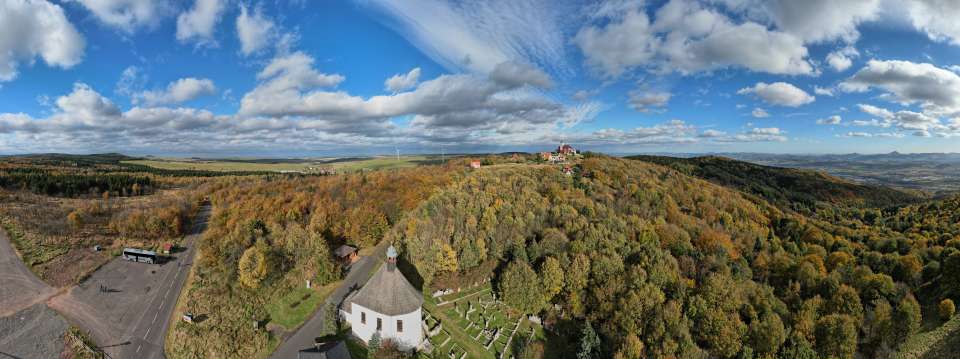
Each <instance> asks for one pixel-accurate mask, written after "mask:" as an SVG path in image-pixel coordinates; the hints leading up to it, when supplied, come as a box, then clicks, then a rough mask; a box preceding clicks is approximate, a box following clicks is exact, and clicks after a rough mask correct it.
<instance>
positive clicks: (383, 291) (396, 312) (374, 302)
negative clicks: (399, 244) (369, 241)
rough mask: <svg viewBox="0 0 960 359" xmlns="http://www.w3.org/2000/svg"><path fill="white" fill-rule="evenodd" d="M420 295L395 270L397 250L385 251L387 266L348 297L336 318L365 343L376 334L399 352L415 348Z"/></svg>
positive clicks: (420, 335) (420, 332) (418, 339)
mask: <svg viewBox="0 0 960 359" xmlns="http://www.w3.org/2000/svg"><path fill="white" fill-rule="evenodd" d="M422 306H423V294H421V293H420V291H418V290H417V289H416V288H414V287H413V285H411V284H410V282H408V281H407V278H405V277H404V276H403V274H402V273H400V270H399V269H397V249H396V248H394V247H393V246H390V247H389V248H387V263H386V264H384V265H382V266H380V269H378V270H377V272H376V273H375V274H374V275H373V277H371V278H370V280H369V281H367V284H365V285H364V286H363V287H362V288H360V290H358V291H355V292H353V293H351V294H350V295H348V296H347V297H346V298H345V299H344V302H343V307H342V309H341V310H340V314H341V315H342V316H343V318H344V320H346V321H347V322H348V323H350V327H351V328H352V331H353V335H355V336H357V337H358V338H360V339H363V341H364V342H369V341H370V338H372V337H373V334H374V333H376V332H380V338H381V340H388V339H389V340H391V341H393V342H394V343H396V344H397V346H398V347H400V348H401V349H404V350H406V349H411V348H416V347H417V346H419V345H420V343H421V342H422V341H423V329H422V327H421V324H420V323H421V307H422Z"/></svg>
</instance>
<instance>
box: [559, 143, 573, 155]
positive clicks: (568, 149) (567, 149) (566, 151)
mask: <svg viewBox="0 0 960 359" xmlns="http://www.w3.org/2000/svg"><path fill="white" fill-rule="evenodd" d="M557 153H559V154H563V155H575V154H577V149H576V148H573V146H570V145H568V144H564V143H561V144H560V147H557Z"/></svg>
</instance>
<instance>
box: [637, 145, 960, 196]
mask: <svg viewBox="0 0 960 359" xmlns="http://www.w3.org/2000/svg"><path fill="white" fill-rule="evenodd" d="M655 155H658V156H670V157H679V158H692V157H710V156H721V157H728V158H732V159H737V160H741V161H746V162H752V163H756V164H761V165H765V166H776V167H789V168H801V169H813V170H821V171H825V172H827V173H829V174H831V175H834V176H837V177H841V178H846V179H849V180H853V181H857V182H861V183H866V184H877V185H884V186H890V187H896V188H907V189H917V190H923V191H927V192H930V193H932V194H946V193H952V192H957V191H960V153H899V152H890V153H885V154H860V153H850V154H829V155H802V154H769V153H709V154H691V153H656V154H655Z"/></svg>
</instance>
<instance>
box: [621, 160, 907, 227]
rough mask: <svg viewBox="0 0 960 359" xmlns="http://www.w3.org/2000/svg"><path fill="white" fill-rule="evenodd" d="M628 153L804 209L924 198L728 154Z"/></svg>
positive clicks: (885, 204)
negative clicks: (737, 158)
mask: <svg viewBox="0 0 960 359" xmlns="http://www.w3.org/2000/svg"><path fill="white" fill-rule="evenodd" d="M627 158H629V159H634V160H640V161H646V162H651V163H657V164H661V165H665V166H668V167H671V168H673V169H675V170H677V171H679V172H681V173H684V174H687V175H690V176H694V177H699V178H703V179H705V180H708V181H710V182H713V183H716V184H719V185H721V186H726V187H731V188H735V189H737V190H739V191H742V192H744V193H749V194H752V195H756V196H759V197H761V198H763V199H765V200H767V201H769V202H770V203H773V204H775V205H777V206H779V207H781V208H789V209H792V210H795V211H799V212H803V213H810V212H815V211H816V210H817V209H818V208H824V207H833V206H848V207H858V208H866V207H890V206H897V205H903V204H909V203H914V202H917V201H919V200H921V199H923V198H924V195H923V194H922V192H918V191H906V190H898V189H893V188H889V187H884V186H877V185H867V184H859V183H854V182H851V181H849V180H845V179H841V178H838V177H834V176H831V175H829V174H826V173H824V172H822V171H814V170H804V169H794V168H783V167H772V166H764V165H758V164H753V163H749V162H743V161H737V160H734V159H730V158H726V157H717V156H707V157H694V158H676V157H663V156H631V157H627Z"/></svg>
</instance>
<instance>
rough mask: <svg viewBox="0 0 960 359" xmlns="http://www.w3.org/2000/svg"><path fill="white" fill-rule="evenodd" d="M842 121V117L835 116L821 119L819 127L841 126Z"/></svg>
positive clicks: (818, 121)
mask: <svg viewBox="0 0 960 359" xmlns="http://www.w3.org/2000/svg"><path fill="white" fill-rule="evenodd" d="M840 121H841V118H840V116H837V115H833V116H830V117H827V118H821V119H819V120H817V124H818V125H839V124H840Z"/></svg>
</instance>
